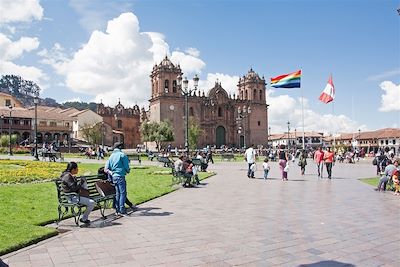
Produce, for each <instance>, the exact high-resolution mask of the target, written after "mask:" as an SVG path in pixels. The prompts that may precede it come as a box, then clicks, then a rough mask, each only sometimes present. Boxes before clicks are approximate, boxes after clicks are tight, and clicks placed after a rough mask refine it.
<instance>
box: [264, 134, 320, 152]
mask: <svg viewBox="0 0 400 267" xmlns="http://www.w3.org/2000/svg"><path fill="white" fill-rule="evenodd" d="M323 137H324V135H323V133H315V132H305V133H304V143H305V148H308V149H309V148H317V147H319V146H322V145H323ZM268 143H269V145H270V146H272V147H273V148H277V147H279V146H280V145H285V146H286V147H288V146H289V148H302V147H303V132H297V131H294V132H289V134H288V133H287V132H286V133H280V134H273V135H270V136H269V137H268Z"/></svg>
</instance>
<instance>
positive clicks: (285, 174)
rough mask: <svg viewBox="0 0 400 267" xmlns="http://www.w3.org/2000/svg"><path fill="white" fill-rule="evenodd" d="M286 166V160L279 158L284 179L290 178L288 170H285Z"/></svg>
mask: <svg viewBox="0 0 400 267" xmlns="http://www.w3.org/2000/svg"><path fill="white" fill-rule="evenodd" d="M285 167H286V160H284V159H280V160H279V168H280V169H281V172H282V180H287V179H288V178H287V177H288V175H287V172H285V171H284V169H285Z"/></svg>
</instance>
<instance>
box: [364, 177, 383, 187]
mask: <svg viewBox="0 0 400 267" xmlns="http://www.w3.org/2000/svg"><path fill="white" fill-rule="evenodd" d="M360 181H361V182H363V183H366V184H369V185H372V186H375V187H376V186H377V185H378V183H379V177H373V178H363V179H360Z"/></svg>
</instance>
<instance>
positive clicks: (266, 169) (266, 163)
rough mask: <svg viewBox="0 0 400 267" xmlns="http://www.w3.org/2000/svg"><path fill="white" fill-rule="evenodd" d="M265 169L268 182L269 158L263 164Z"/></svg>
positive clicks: (265, 178)
mask: <svg viewBox="0 0 400 267" xmlns="http://www.w3.org/2000/svg"><path fill="white" fill-rule="evenodd" d="M263 169H264V180H267V178H268V173H269V170H270V167H269V164H268V157H266V158H265V159H264V162H263Z"/></svg>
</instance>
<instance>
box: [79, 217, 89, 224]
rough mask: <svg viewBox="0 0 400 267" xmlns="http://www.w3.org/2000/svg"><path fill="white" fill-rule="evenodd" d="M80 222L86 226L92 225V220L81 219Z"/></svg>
mask: <svg viewBox="0 0 400 267" xmlns="http://www.w3.org/2000/svg"><path fill="white" fill-rule="evenodd" d="M79 221H80V222H81V223H84V224H90V220H83V219H82V218H80V219H79Z"/></svg>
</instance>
